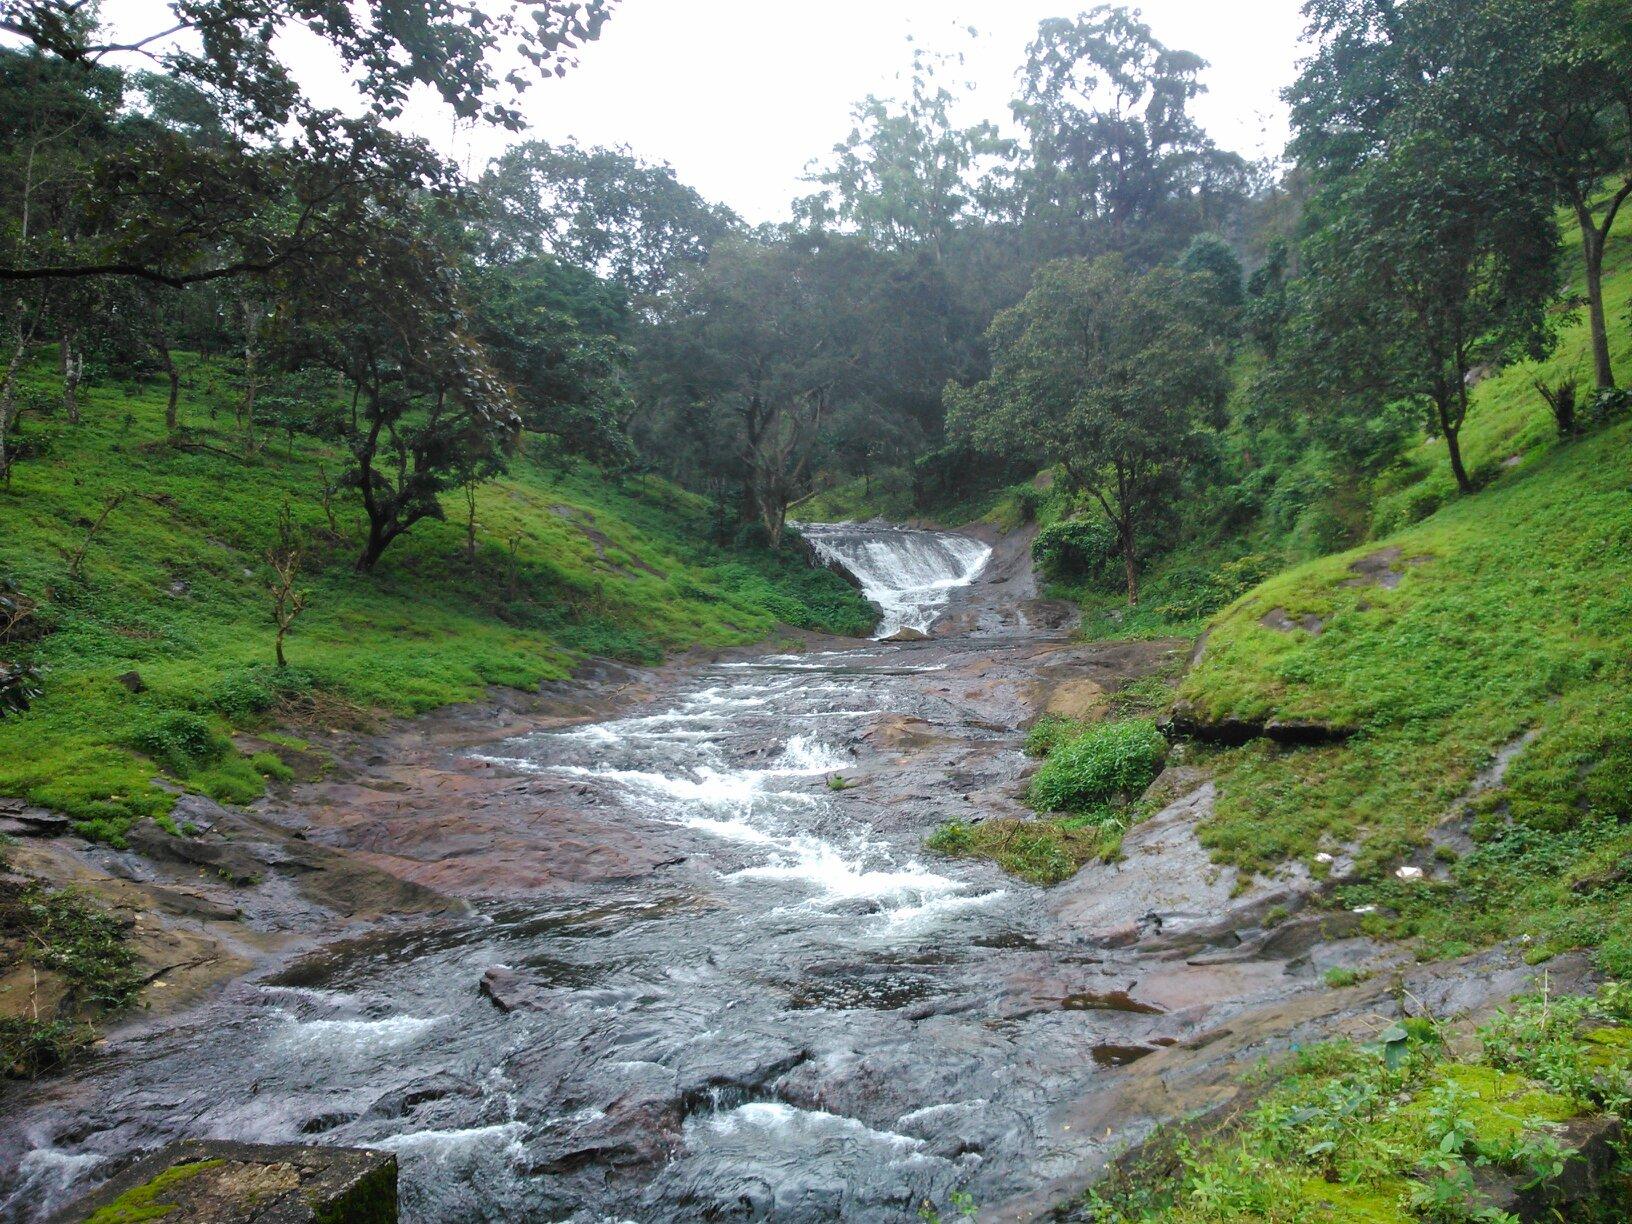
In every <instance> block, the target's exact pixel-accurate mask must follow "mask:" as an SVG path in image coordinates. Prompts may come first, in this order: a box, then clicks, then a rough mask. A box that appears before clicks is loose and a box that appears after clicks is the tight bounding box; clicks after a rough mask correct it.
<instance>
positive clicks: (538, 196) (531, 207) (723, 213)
mask: <svg viewBox="0 0 1632 1224" xmlns="http://www.w3.org/2000/svg"><path fill="white" fill-rule="evenodd" d="M478 190H479V191H480V193H481V195H482V197H483V199H484V201H485V204H486V208H487V211H488V214H489V218H490V227H491V230H490V234H489V236H488V239H487V252H486V254H487V256H488V257H489V258H493V259H497V260H501V261H505V262H518V261H521V260H526V259H536V258H538V257H539V256H541V255H553V256H555V257H556V258H558V259H560V260H562V261H563V262H565V263H569V264H576V265H577V266H579V267H581V268H587V269H591V270H594V271H597V272H601V273H604V274H605V275H607V276H609V277H611V279H612V280H613V281H614V282H616V283H617V284H619V285H622V286H623V287H624V289H625V290H627V291H628V292H629V293H632V294H635V295H637V296H641V297H646V296H650V295H652V294H655V293H657V292H659V291H660V290H662V289H663V288H664V287H665V286H667V285H668V284H669V283H670V282H671V281H672V280H673V279H674V277H675V276H676V275H678V274H679V272H680V271H681V269H683V268H685V267H687V266H689V265H694V264H700V263H702V262H703V261H704V260H705V259H707V257H708V252H709V251H710V250H711V249H712V248H713V246H714V244H715V243H717V242H718V241H720V239H722V238H724V237H725V236H726V235H727V234H730V233H733V232H734V231H736V230H738V229H740V228H741V224H742V223H741V221H739V220H738V218H737V216H736V214H735V213H733V212H732V211H731V210H730V209H729V208H726V207H725V206H724V205H723V204H713V203H710V202H709V201H708V200H705V199H704V198H703V197H702V196H701V195H699V194H698V193H697V192H696V191H694V190H692V189H691V188H690V187H687V186H686V185H685V184H684V183H682V182H680V180H679V179H678V178H676V177H675V173H674V171H673V170H672V169H671V168H670V167H669V166H667V165H653V164H651V163H649V162H644V161H641V160H640V159H639V158H637V157H635V156H634V155H633V154H631V153H630V152H629V151H628V150H627V149H599V148H592V149H582V148H579V147H578V146H577V145H575V144H571V143H568V144H561V145H552V144H550V143H549V142H547V141H543V140H532V141H528V142H526V143H525V144H520V145H516V146H515V147H514V148H512V149H510V150H509V151H507V152H506V153H505V154H504V156H502V157H500V158H499V159H498V160H496V161H495V162H494V163H493V164H492V166H490V167H489V168H488V171H487V173H486V174H484V175H483V176H482V179H481V181H480V183H479V184H478Z"/></svg>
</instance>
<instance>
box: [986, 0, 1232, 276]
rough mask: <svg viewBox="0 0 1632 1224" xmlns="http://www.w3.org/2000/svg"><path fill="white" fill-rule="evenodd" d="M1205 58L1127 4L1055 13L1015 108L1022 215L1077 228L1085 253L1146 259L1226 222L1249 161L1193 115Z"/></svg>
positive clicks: (1041, 30)
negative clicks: (1158, 33)
mask: <svg viewBox="0 0 1632 1224" xmlns="http://www.w3.org/2000/svg"><path fill="white" fill-rule="evenodd" d="M1206 66H1207V64H1206V61H1205V60H1203V59H1202V58H1201V57H1200V56H1197V55H1194V54H1192V53H1190V52H1188V51H1172V50H1169V49H1168V48H1167V47H1165V46H1163V45H1162V44H1161V43H1160V42H1158V41H1157V39H1156V37H1155V36H1154V34H1152V32H1151V29H1150V27H1149V26H1147V25H1145V24H1144V23H1143V22H1142V21H1140V20H1139V17H1138V14H1137V13H1134V12H1130V11H1129V10H1128V9H1125V8H1113V7H1110V6H1108V5H1101V6H1099V7H1098V8H1095V9H1093V10H1091V11H1090V12H1088V13H1085V14H1083V15H1082V16H1080V17H1077V18H1074V19H1067V18H1051V19H1049V20H1047V21H1044V22H1043V23H1042V24H1041V25H1040V26H1039V27H1038V31H1037V38H1036V40H1035V41H1034V42H1033V43H1032V44H1031V46H1030V47H1028V48H1027V52H1026V63H1025V66H1024V68H1023V69H1022V73H1021V81H1022V84H1021V91H1020V97H1019V98H1018V99H1017V100H1016V101H1015V102H1014V104H1013V111H1014V117H1015V120H1016V121H1017V122H1018V123H1019V125H1020V127H1021V129H1022V131H1023V132H1024V140H1023V142H1022V146H1021V156H1020V160H1019V163H1018V165H1017V167H1016V169H1015V174H1014V189H1013V195H1014V208H1015V210H1016V212H1017V214H1018V215H1019V216H1020V217H1021V218H1022V219H1024V220H1026V221H1028V222H1030V223H1032V224H1033V225H1034V226H1043V227H1049V228H1057V229H1059V230H1061V231H1062V232H1064V233H1067V234H1071V235H1074V238H1073V242H1074V245H1075V249H1077V250H1079V251H1081V250H1093V249H1101V250H1103V249H1106V248H1109V249H1112V250H1120V251H1129V252H1131V251H1135V250H1138V251H1140V252H1142V253H1143V254H1144V255H1145V257H1146V258H1150V257H1152V256H1154V255H1159V254H1160V253H1161V252H1162V251H1164V250H1166V249H1171V248H1172V247H1173V246H1174V245H1177V243H1182V241H1183V237H1182V236H1180V235H1188V234H1190V233H1194V232H1196V230H1198V229H1204V228H1207V227H1208V226H1209V225H1216V223H1217V222H1218V220H1219V219H1220V217H1219V214H1220V212H1222V211H1223V209H1224V208H1225V207H1227V206H1228V204H1229V202H1230V200H1231V198H1232V197H1235V196H1237V195H1238V194H1239V191H1240V186H1241V183H1242V181H1243V178H1244V174H1245V165H1244V163H1242V162H1241V160H1240V159H1239V158H1237V157H1235V156H1233V155H1231V154H1226V153H1222V152H1220V151H1219V150H1218V149H1217V148H1216V147H1215V146H1214V145H1213V143H1212V141H1210V140H1209V139H1208V138H1207V135H1206V133H1205V132H1203V131H1202V129H1201V127H1200V125H1199V124H1198V123H1197V122H1196V121H1195V119H1194V118H1193V117H1192V116H1191V114H1190V110H1189V107H1190V103H1191V102H1192V101H1194V100H1195V98H1196V96H1197V95H1198V94H1200V93H1201V92H1202V88H1203V87H1202V85H1201V83H1200V74H1201V71H1202V70H1203V69H1204V68H1205V67H1206ZM1175 237H1177V242H1175Z"/></svg>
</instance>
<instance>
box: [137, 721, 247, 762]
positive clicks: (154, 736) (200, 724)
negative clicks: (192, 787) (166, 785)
mask: <svg viewBox="0 0 1632 1224" xmlns="http://www.w3.org/2000/svg"><path fill="white" fill-rule="evenodd" d="M131 745H132V747H134V748H135V749H136V750H137V751H138V752H142V753H145V754H146V755H147V756H149V757H151V758H152V759H153V760H154V762H155V763H157V764H159V765H161V766H163V767H164V768H165V769H167V770H169V771H170V772H171V773H173V774H175V775H176V776H177V777H179V778H185V777H187V776H188V775H189V774H191V773H193V772H194V771H195V770H198V769H203V768H207V767H208V766H210V765H213V764H215V763H216V762H218V761H221V760H223V759H225V758H226V756H227V755H228V754H229V753H230V752H231V751H232V745H231V743H229V742H228V740H227V737H226V736H224V735H222V734H221V733H220V732H219V731H217V730H216V729H215V727H214V725H213V724H212V723H211V722H210V721H209V719H207V718H205V717H204V716H203V715H201V714H194V713H191V712H190V711H187V710H171V711H169V712H168V713H165V714H161V715H160V716H159V717H157V718H155V719H154V720H153V721H152V722H149V723H147V724H146V725H145V726H142V727H140V728H138V729H137V731H136V734H135V736H134V737H133V738H132V740H131Z"/></svg>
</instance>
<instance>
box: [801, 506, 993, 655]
mask: <svg viewBox="0 0 1632 1224" xmlns="http://www.w3.org/2000/svg"><path fill="white" fill-rule="evenodd" d="M799 532H800V534H801V535H803V536H804V537H805V539H806V540H808V541H809V542H810V545H811V547H812V548H814V549H815V550H816V555H817V556H819V557H820V558H821V559H822V560H823V561H825V562H827V563H828V564H830V565H836V566H841V567H843V568H844V569H845V570H846V571H847V572H849V573H850V574H852V575H854V576H855V578H856V580H857V581H858V582H860V583H861V592H862V594H863V595H865V596H866V597H867V598H868V600H870V601H871V602H872V603H873V604H875V605H877V607H878V609H879V612H880V613H881V614H882V619H881V620H880V621H879V624H878V628H877V629H876V630H875V631H874V634H875V636H876V637H878V638H881V639H882V638H888V637H892V636H894V635H895V634H897V633H899V632H900V631H901V630H903V629H913V630H916V631H918V632H919V633H928V632H929V628H930V626H931V625H933V624H934V623H935V621H936V619H937V618H938V617H939V616H940V614H941V612H942V610H943V609H944V608H945V607H946V602H947V600H948V598H949V597H950V596H951V593H952V591H953V590H955V589H956V588H958V587H964V586H968V585H969V584H970V583H971V582H973V581H974V580H975V579H976V578H978V577H980V573H981V571H982V570H984V569H985V568H986V563H987V561H989V560H990V559H991V556H992V550H991V549H990V548H989V547H988V546H987V545H985V544H982V543H981V542H980V541H979V540H975V539H971V538H970V537H969V536H965V535H955V534H953V533H952V532H949V531H912V530H908V529H906V528H901V527H891V526H886V525H883V524H878V523H865V524H852V523H805V524H801V525H800V526H799Z"/></svg>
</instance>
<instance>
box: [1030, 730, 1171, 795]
mask: <svg viewBox="0 0 1632 1224" xmlns="http://www.w3.org/2000/svg"><path fill="white" fill-rule="evenodd" d="M1166 757H1167V741H1166V740H1165V739H1164V738H1163V737H1162V734H1161V732H1159V731H1158V730H1156V724H1155V723H1154V722H1153V721H1151V720H1149V719H1130V720H1128V721H1126V722H1113V723H1100V724H1099V725H1097V726H1094V727H1090V728H1089V729H1088V730H1087V731H1085V732H1083V734H1081V735H1079V736H1077V737H1076V738H1075V739H1072V740H1068V741H1066V742H1065V743H1063V744H1060V745H1059V746H1057V747H1056V748H1055V749H1054V751H1053V752H1052V753H1050V754H1049V757H1048V760H1047V761H1045V762H1044V763H1043V767H1042V768H1041V769H1039V770H1038V771H1037V776H1036V777H1034V778H1033V779H1032V781H1031V788H1030V791H1029V792H1028V795H1027V798H1028V801H1029V802H1030V803H1031V805H1032V807H1034V808H1036V809H1037V810H1038V811H1040V812H1076V813H1080V814H1084V815H1087V814H1096V815H1108V814H1109V812H1110V811H1111V809H1112V808H1113V806H1116V805H1121V806H1126V804H1127V803H1129V802H1131V801H1132V800H1133V799H1134V798H1136V797H1137V796H1138V795H1139V794H1140V793H1141V792H1143V791H1144V790H1145V788H1146V787H1148V786H1149V785H1150V784H1151V782H1152V781H1154V780H1155V778H1156V775H1157V774H1158V773H1160V772H1161V768H1162V762H1163V761H1164V760H1165V759H1166Z"/></svg>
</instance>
